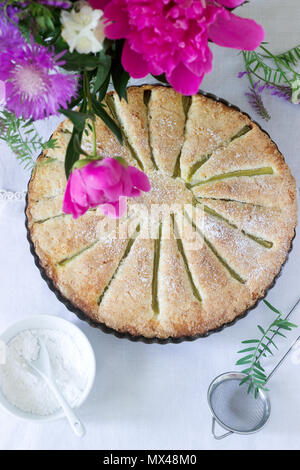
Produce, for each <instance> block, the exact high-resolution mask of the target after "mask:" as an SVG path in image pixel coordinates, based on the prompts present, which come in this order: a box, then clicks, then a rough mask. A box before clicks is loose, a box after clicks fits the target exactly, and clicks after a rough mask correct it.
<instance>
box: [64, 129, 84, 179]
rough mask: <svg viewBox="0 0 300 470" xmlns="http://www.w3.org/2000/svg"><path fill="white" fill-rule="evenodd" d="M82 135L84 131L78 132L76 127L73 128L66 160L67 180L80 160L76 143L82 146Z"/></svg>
mask: <svg viewBox="0 0 300 470" xmlns="http://www.w3.org/2000/svg"><path fill="white" fill-rule="evenodd" d="M82 134H83V131H78V130H77V129H76V127H74V128H73V132H72V136H71V139H70V141H69V144H68V147H67V151H66V158H65V172H66V177H67V179H69V176H70V173H71V171H72V168H73V165H74V163H76V162H77V160H79V158H80V152H79V151H78V150H76V148H75V147H76V144H75V142H79V145H80V143H81V139H82Z"/></svg>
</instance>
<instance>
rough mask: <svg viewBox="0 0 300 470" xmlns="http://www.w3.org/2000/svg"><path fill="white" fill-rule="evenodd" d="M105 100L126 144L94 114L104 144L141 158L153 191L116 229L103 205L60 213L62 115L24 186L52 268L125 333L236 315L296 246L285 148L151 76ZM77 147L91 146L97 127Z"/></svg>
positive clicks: (38, 240)
mask: <svg viewBox="0 0 300 470" xmlns="http://www.w3.org/2000/svg"><path fill="white" fill-rule="evenodd" d="M103 104H104V105H105V106H106V109H107V111H108V112H109V114H110V115H111V116H112V118H113V119H114V120H116V122H117V123H118V125H119V126H120V127H121V129H122V132H123V136H124V142H125V145H124V146H121V145H120V144H119V143H118V142H117V140H116V138H115V137H114V135H113V134H112V133H111V131H110V130H109V129H108V128H107V127H106V126H105V124H104V123H103V122H102V121H101V120H97V121H96V128H97V152H98V154H99V155H101V156H109V157H116V156H122V157H123V158H124V159H126V160H127V161H128V163H129V164H130V165H135V166H136V167H138V168H141V169H143V170H144V171H145V172H146V173H147V174H148V176H149V178H150V181H151V184H152V190H151V191H150V193H144V194H143V195H142V196H141V197H140V198H138V199H132V200H128V212H127V214H126V215H125V216H124V217H123V218H122V219H120V221H119V222H118V223H117V227H116V228H115V227H111V220H108V219H107V218H106V217H105V216H104V215H103V214H102V213H101V211H100V209H97V210H89V211H88V212H87V213H86V214H85V215H83V216H82V217H81V218H79V219H77V220H74V219H73V218H72V216H71V215H66V214H63V212H62V199H63V192H64V188H65V185H66V178H65V174H64V155H65V150H66V147H67V145H68V142H69V139H70V136H71V131H72V125H71V123H70V121H68V120H66V121H64V122H63V123H62V124H61V125H60V126H59V127H58V129H57V130H56V131H55V133H54V135H53V137H54V138H55V139H57V141H58V144H59V148H56V149H53V150H51V149H49V150H46V151H45V152H43V154H42V155H41V156H40V157H39V158H38V161H37V165H36V167H35V169H34V171H33V174H32V177H31V180H30V184H29V191H28V205H27V218H28V229H29V232H30V237H31V240H32V242H33V244H34V249H35V252H36V254H37V256H38V257H39V261H40V264H41V265H42V267H43V268H44V269H45V271H46V274H47V276H48V277H49V278H50V279H51V280H52V282H53V283H54V285H55V287H56V288H57V289H58V290H59V291H60V293H61V294H62V295H63V296H64V297H65V298H67V299H68V300H69V301H70V302H71V303H72V305H74V306H75V307H77V308H79V309H81V310H82V311H83V312H84V313H85V315H87V316H88V317H89V318H91V319H92V320H93V321H94V322H98V323H101V324H103V323H104V324H105V325H106V326H108V327H110V328H113V329H114V330H116V331H118V332H123V333H130V334H131V335H142V336H144V337H147V338H153V337H157V338H161V339H164V338H168V337H173V338H177V337H181V336H195V335H205V334H206V333H208V332H209V331H211V330H214V329H216V328H219V327H221V326H222V325H224V324H226V323H229V322H231V321H233V320H234V319H235V318H237V317H238V316H240V315H242V314H243V313H244V312H245V311H246V310H247V309H249V308H251V307H252V306H253V305H254V304H255V303H256V301H257V300H258V299H259V298H261V297H263V296H264V295H265V293H266V290H267V289H268V287H269V286H270V285H271V284H272V283H273V280H274V278H275V277H276V276H277V274H278V273H279V271H280V269H281V266H282V265H283V263H284V261H285V260H286V257H287V254H288V252H289V250H290V247H291V242H292V239H293V237H294V233H295V227H296V224H297V201H296V184H295V180H294V178H293V176H292V175H291V173H290V170H289V168H288V166H287V165H286V163H285V161H284V158H283V156H282V155H281V153H280V152H279V150H278V148H277V147H276V145H275V144H274V143H273V142H272V140H271V139H270V138H269V136H268V135H267V134H266V133H265V132H263V131H262V130H261V129H260V128H259V127H258V126H257V125H256V124H255V123H254V122H252V121H251V120H250V119H249V118H248V117H247V116H246V115H244V114H243V113H241V112H239V111H237V110H236V109H234V108H233V107H229V106H227V105H225V104H223V103H221V102H218V101H216V100H214V99H212V98H209V97H206V96H204V95H201V94H199V95H196V96H193V97H192V98H183V97H181V95H179V94H177V93H176V92H175V91H174V90H173V89H171V88H168V87H163V86H151V85H145V86H142V87H131V88H129V89H128V103H127V102H126V101H125V100H122V101H120V100H119V98H118V97H117V95H116V93H114V92H111V93H109V94H108V95H107V96H106V98H105V100H104V103H103ZM82 146H83V148H84V149H86V150H87V151H91V147H92V141H91V136H90V135H88V136H86V135H85V136H84V138H83V144H82ZM160 205H163V206H164V207H165V208H166V207H167V208H171V209H170V211H171V216H169V215H168V214H166V213H164V212H163V211H161V212H160V209H159V210H157V208H158V207H160ZM153 207H154V208H155V210H154V211H153V213H152V212H151V208H153ZM147 211H148V212H147ZM149 212H151V216H152V217H151V218H150V221H149V218H148V217H147V215H148V214H149ZM149 231H150V232H151V233H152V236H151V237H149Z"/></svg>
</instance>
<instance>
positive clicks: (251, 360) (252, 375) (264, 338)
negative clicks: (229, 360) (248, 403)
mask: <svg viewBox="0 0 300 470" xmlns="http://www.w3.org/2000/svg"><path fill="white" fill-rule="evenodd" d="M264 303H265V304H266V305H267V306H268V307H269V309H270V310H272V311H273V312H274V313H276V318H275V320H273V321H272V323H271V324H270V325H269V326H268V328H266V329H264V328H263V327H262V326H260V325H258V327H257V328H258V330H259V332H260V334H261V337H260V338H255V339H248V340H245V341H242V344H243V345H249V346H248V347H246V348H244V349H242V350H241V351H238V354H244V356H243V357H242V358H241V359H239V360H238V361H237V362H236V365H238V366H245V365H247V368H246V369H244V370H242V373H243V374H246V376H245V377H244V378H243V379H242V380H241V383H240V385H243V384H244V383H249V386H248V393H250V392H251V391H253V390H254V396H255V398H257V396H258V394H259V391H260V390H265V391H268V389H267V388H266V383H267V379H268V377H267V375H266V372H265V369H264V368H263V366H262V365H261V362H260V358H261V357H267V356H268V355H273V351H272V350H274V349H278V346H277V345H276V343H275V341H274V340H275V338H276V337H277V336H281V337H282V338H286V336H285V335H284V333H283V332H282V331H283V330H285V331H291V330H292V329H293V328H296V327H297V325H295V324H294V323H291V322H289V321H288V320H286V319H284V318H282V313H281V312H280V311H279V310H277V309H276V308H275V307H273V305H271V304H270V303H269V302H267V301H266V300H264Z"/></svg>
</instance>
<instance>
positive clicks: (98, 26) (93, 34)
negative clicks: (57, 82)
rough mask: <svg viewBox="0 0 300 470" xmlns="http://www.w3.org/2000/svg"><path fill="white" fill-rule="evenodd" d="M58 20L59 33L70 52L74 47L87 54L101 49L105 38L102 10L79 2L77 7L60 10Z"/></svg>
mask: <svg viewBox="0 0 300 470" xmlns="http://www.w3.org/2000/svg"><path fill="white" fill-rule="evenodd" d="M60 21H61V24H62V33H61V35H62V37H63V39H64V40H65V41H66V42H67V43H68V46H69V49H70V51H71V52H73V51H74V49H76V51H77V52H79V53H80V54H89V53H90V52H94V53H96V52H99V51H101V50H102V48H103V45H102V43H103V40H104V38H105V35H104V24H103V11H102V10H94V9H93V8H92V7H90V6H89V5H88V4H87V3H86V2H81V3H80V4H79V9H77V8H76V7H75V8H73V10H71V11H70V12H68V11H62V12H61V16H60Z"/></svg>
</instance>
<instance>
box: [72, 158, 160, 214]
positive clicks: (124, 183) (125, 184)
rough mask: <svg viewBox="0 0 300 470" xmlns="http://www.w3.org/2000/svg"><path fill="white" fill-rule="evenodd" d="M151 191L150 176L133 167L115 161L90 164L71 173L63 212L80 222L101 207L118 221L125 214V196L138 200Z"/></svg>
mask: <svg viewBox="0 0 300 470" xmlns="http://www.w3.org/2000/svg"><path fill="white" fill-rule="evenodd" d="M150 189H151V186H150V182H149V179H148V177H147V175H145V173H143V172H142V171H140V170H138V169H137V168H135V167H133V166H124V165H122V164H121V163H120V162H119V161H118V160H117V159H115V158H105V159H103V160H95V161H91V162H90V163H88V164H87V165H85V166H83V167H81V168H77V169H75V170H73V172H72V173H71V175H70V177H69V180H68V183H67V187H66V191H65V196H64V202H63V211H64V212H65V213H66V214H72V215H73V217H74V218H75V219H77V218H78V217H80V216H81V215H83V214H84V213H85V212H86V211H87V210H88V209H89V208H90V207H97V206H100V207H101V209H102V211H103V212H104V213H105V214H106V215H108V216H109V217H114V218H118V217H121V216H122V215H123V214H124V212H125V211H126V197H138V196H140V195H141V191H145V192H148V191H150Z"/></svg>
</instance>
